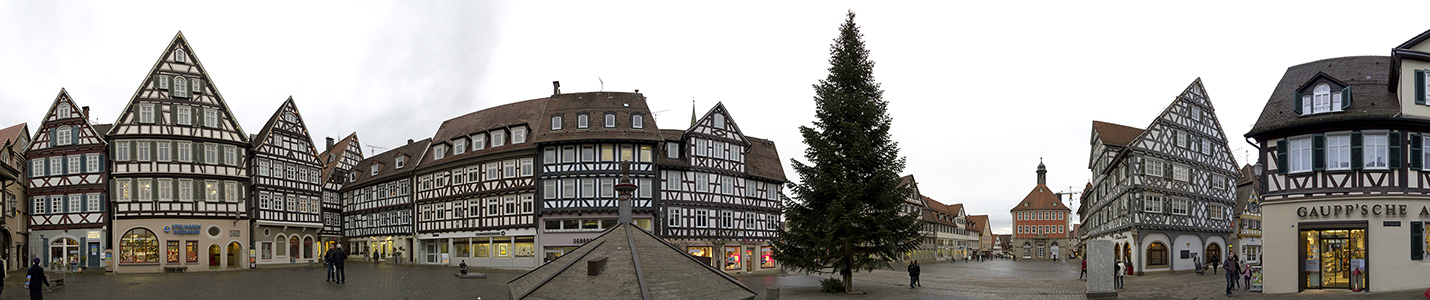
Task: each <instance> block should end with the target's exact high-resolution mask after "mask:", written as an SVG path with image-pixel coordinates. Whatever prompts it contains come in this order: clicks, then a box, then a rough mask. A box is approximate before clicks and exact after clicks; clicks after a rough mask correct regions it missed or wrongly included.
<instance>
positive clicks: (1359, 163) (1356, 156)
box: [1351, 132, 1365, 170]
mask: <svg viewBox="0 0 1430 300" xmlns="http://www.w3.org/2000/svg"><path fill="white" fill-rule="evenodd" d="M1364 152H1365V149H1364V148H1363V147H1362V145H1361V133H1360V132H1352V133H1351V169H1354V170H1360V169H1361V167H1363V165H1364V164H1365V158H1364V157H1361V156H1362V155H1363V153H1364Z"/></svg>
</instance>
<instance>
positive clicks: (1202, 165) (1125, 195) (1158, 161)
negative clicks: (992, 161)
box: [1014, 78, 1237, 273]
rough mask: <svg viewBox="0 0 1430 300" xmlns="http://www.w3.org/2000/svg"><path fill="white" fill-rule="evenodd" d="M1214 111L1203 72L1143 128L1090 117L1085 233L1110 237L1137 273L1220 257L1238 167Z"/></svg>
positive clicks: (1228, 228) (1173, 268)
mask: <svg viewBox="0 0 1430 300" xmlns="http://www.w3.org/2000/svg"><path fill="white" fill-rule="evenodd" d="M1215 112H1216V111H1215V109H1214V108H1213V107H1212V103H1211V99H1210V98H1209V97H1208V96H1207V93H1206V90H1205V89H1204V88H1203V86H1202V81H1201V79H1200V78H1198V79H1197V80H1195V81H1193V82H1192V83H1191V85H1189V86H1187V88H1186V89H1185V90H1183V91H1182V93H1181V94H1179V95H1178V96H1177V97H1176V99H1175V100H1173V101H1172V102H1171V103H1170V104H1169V105H1167V107H1166V109H1164V110H1163V111H1162V112H1161V114H1159V115H1158V116H1157V118H1156V119H1154V121H1152V123H1151V124H1149V125H1148V126H1147V128H1146V129H1145V130H1143V129H1139V128H1133V127H1128V126H1122V125H1117V124H1112V123H1105V122H1099V121H1093V126H1092V136H1091V141H1090V142H1091V144H1092V151H1091V153H1090V155H1089V158H1088V168H1089V169H1091V171H1092V183H1091V184H1092V186H1093V188H1092V189H1090V190H1089V192H1088V193H1087V194H1084V195H1083V198H1082V205H1083V206H1084V207H1085V210H1080V211H1085V212H1087V214H1085V215H1082V216H1081V217H1082V222H1080V223H1081V224H1082V228H1081V230H1084V231H1086V232H1087V233H1086V234H1085V235H1086V238H1087V239H1102V240H1111V241H1113V242H1114V245H1115V247H1117V251H1116V253H1117V255H1116V259H1121V260H1123V261H1130V262H1132V266H1131V268H1132V270H1133V271H1135V272H1139V273H1141V272H1144V271H1145V272H1160V271H1177V270H1191V269H1192V268H1193V257H1194V256H1199V257H1200V259H1202V261H1212V260H1218V259H1221V258H1223V255H1224V254H1225V252H1226V251H1224V250H1225V249H1226V248H1227V245H1229V244H1228V242H1229V241H1230V238H1231V235H1232V233H1233V232H1232V226H1231V223H1232V220H1231V219H1232V218H1233V217H1232V216H1231V206H1232V205H1235V204H1236V200H1235V199H1234V198H1235V197H1236V191H1235V180H1236V178H1237V168H1236V164H1235V162H1233V161H1232V157H1231V152H1230V150H1228V148H1227V140H1226V135H1225V133H1224V132H1223V131H1222V128H1221V123H1220V122H1219V121H1217V117H1216V113H1215ZM1036 232H1037V231H1035V233H1033V234H1039V233H1036ZM1019 246H1020V245H1017V244H1016V243H1015V245H1014V247H1015V248H1016V247H1019Z"/></svg>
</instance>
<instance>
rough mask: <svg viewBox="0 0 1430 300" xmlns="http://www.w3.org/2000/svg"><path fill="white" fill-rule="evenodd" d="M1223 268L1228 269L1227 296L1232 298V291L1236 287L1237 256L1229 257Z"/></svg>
mask: <svg viewBox="0 0 1430 300" xmlns="http://www.w3.org/2000/svg"><path fill="white" fill-rule="evenodd" d="M1221 267H1222V268H1225V269H1226V295H1227V296H1231V289H1232V288H1233V287H1235V286H1236V256H1235V255H1227V256H1226V258H1225V259H1223V261H1222V264H1221ZM1212 270H1216V269H1215V268H1213V269H1212Z"/></svg>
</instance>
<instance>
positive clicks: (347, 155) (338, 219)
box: [318, 133, 363, 254]
mask: <svg viewBox="0 0 1430 300" xmlns="http://www.w3.org/2000/svg"><path fill="white" fill-rule="evenodd" d="M318 159H320V160H322V161H323V170H322V172H323V176H322V178H320V180H322V183H323V210H322V211H323V215H322V217H323V231H322V236H323V247H321V248H322V249H324V250H325V251H326V249H328V244H330V243H340V242H341V240H342V237H343V201H342V199H343V198H342V192H341V191H342V189H343V185H344V184H347V183H348V180H349V175H351V172H352V170H353V168H355V167H357V163H358V162H359V161H362V159H363V155H362V143H360V142H358V138H357V133H352V134H348V136H347V137H345V138H343V139H342V140H341V141H338V142H337V143H336V144H334V143H333V138H327V147H326V148H325V150H323V153H320V154H318ZM348 252H349V253H350V254H352V251H348Z"/></svg>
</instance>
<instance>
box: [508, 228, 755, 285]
mask: <svg viewBox="0 0 1430 300" xmlns="http://www.w3.org/2000/svg"><path fill="white" fill-rule="evenodd" d="M598 258H605V259H606V263H605V267H604V268H602V269H600V273H598V274H597V275H594V276H592V275H587V262H588V261H590V260H594V259H598ZM507 288H508V291H509V292H510V296H511V298H512V299H752V298H754V297H755V292H754V291H753V290H750V288H749V287H746V286H745V285H744V284H742V283H740V281H739V280H736V279H735V278H734V277H731V276H730V275H728V274H725V273H724V272H721V271H720V270H716V269H715V268H713V267H710V266H709V265H706V264H704V263H701V262H699V261H696V260H695V259H694V258H692V257H690V255H688V254H685V251H684V250H681V249H678V248H676V247H675V246H674V245H671V244H669V243H666V242H665V241H664V240H661V239H660V238H657V237H655V236H654V235H651V233H650V232H647V231H645V230H643V229H640V228H639V227H635V226H633V225H631V224H630V223H620V224H619V225H617V226H615V227H612V228H611V229H607V230H606V231H605V232H604V233H601V235H600V236H598V237H596V238H595V239H592V240H591V241H590V242H587V243H586V244H585V245H582V246H581V247H579V248H576V249H575V250H572V251H571V252H568V253H566V255H562V256H561V257H560V258H557V259H556V260H554V261H552V262H549V263H546V264H544V265H541V266H540V267H537V268H536V269H534V270H531V271H529V272H527V273H526V274H522V275H521V276H519V277H517V278H515V279H512V280H511V281H509V282H507Z"/></svg>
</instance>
